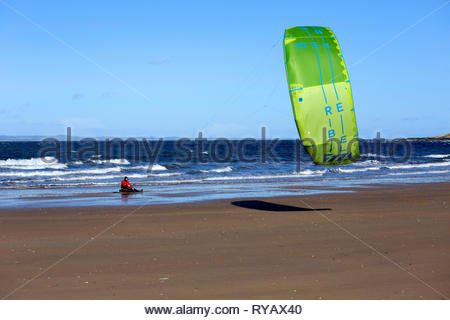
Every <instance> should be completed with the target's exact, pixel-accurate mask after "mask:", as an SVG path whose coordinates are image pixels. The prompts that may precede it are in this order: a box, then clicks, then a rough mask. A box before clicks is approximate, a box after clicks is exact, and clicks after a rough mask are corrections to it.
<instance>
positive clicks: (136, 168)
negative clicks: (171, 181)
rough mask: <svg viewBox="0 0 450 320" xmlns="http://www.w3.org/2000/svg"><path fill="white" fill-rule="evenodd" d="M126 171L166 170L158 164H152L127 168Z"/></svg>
mask: <svg viewBox="0 0 450 320" xmlns="http://www.w3.org/2000/svg"><path fill="white" fill-rule="evenodd" d="M127 169H128V170H148V171H164V170H167V168H166V167H165V166H163V165H160V164H153V165H150V164H148V165H144V166H134V167H129V168H127Z"/></svg>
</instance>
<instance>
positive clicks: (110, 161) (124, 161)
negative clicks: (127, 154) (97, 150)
mask: <svg viewBox="0 0 450 320" xmlns="http://www.w3.org/2000/svg"><path fill="white" fill-rule="evenodd" d="M90 162H93V163H95V164H130V161H128V160H127V159H105V160H90Z"/></svg>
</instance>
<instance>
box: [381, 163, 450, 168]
mask: <svg viewBox="0 0 450 320" xmlns="http://www.w3.org/2000/svg"><path fill="white" fill-rule="evenodd" d="M448 166H450V162H449V161H445V162H431V163H416V164H400V165H393V166H387V167H388V168H389V169H413V168H432V167H448Z"/></svg>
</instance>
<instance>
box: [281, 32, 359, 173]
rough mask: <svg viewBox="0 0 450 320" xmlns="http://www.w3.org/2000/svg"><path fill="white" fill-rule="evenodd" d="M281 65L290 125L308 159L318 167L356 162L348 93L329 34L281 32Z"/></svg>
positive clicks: (336, 48)
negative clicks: (292, 123) (292, 121)
mask: <svg viewBox="0 0 450 320" xmlns="http://www.w3.org/2000/svg"><path fill="white" fill-rule="evenodd" d="M284 59H285V66H286V75H287V80H288V86H289V94H290V97H291V103H292V108H293V111H294V118H295V123H296V125H297V129H298V132H299V134H300V137H301V139H302V144H303V146H304V148H305V149H306V151H307V152H308V154H309V155H310V156H311V159H312V160H313V161H314V163H316V164H324V165H340V164H348V163H352V162H354V161H357V160H358V159H359V147H358V128H357V127H356V118H355V108H354V106H353V99H352V91H351V86H350V80H349V78H348V73H347V69H346V68H345V63H344V59H343V57H342V53H341V49H340V48H339V44H338V42H337V40H336V37H335V35H334V33H333V32H332V31H331V30H330V29H329V28H325V27H293V28H288V29H286V31H285V34H284Z"/></svg>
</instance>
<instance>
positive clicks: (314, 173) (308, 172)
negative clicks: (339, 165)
mask: <svg viewBox="0 0 450 320" xmlns="http://www.w3.org/2000/svg"><path fill="white" fill-rule="evenodd" d="M326 171H327V170H309V169H307V170H303V171H300V172H293V173H291V174H274V175H260V176H250V175H249V176H231V177H209V178H205V180H207V181H217V180H265V179H283V178H300V177H312V176H317V177H318V176H322V175H323V174H324V173H325V172H326Z"/></svg>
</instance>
